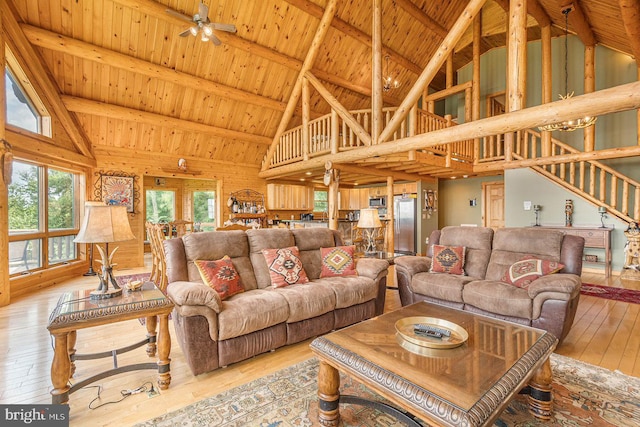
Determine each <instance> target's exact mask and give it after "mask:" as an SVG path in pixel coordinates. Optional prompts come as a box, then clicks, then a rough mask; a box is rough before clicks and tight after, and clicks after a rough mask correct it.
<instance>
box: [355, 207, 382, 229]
mask: <svg viewBox="0 0 640 427" xmlns="http://www.w3.org/2000/svg"><path fill="white" fill-rule="evenodd" d="M379 227H382V223H381V222H380V216H379V215H378V209H360V220H359V221H358V228H379Z"/></svg>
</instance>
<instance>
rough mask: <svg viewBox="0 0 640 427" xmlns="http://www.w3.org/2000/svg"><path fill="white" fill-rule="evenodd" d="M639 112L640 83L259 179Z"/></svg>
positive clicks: (284, 168) (278, 170)
mask: <svg viewBox="0 0 640 427" xmlns="http://www.w3.org/2000/svg"><path fill="white" fill-rule="evenodd" d="M638 108H640V82H633V83H627V84H624V85H620V86H615V87H612V88H607V89H602V90H599V91H597V92H592V93H588V94H584V95H580V96H576V97H573V98H569V99H565V100H560V101H555V102H551V103H548V104H543V105H537V106H535V107H529V108H525V109H522V110H518V111H514V112H511V113H506V114H501V115H499V116H494V117H487V118H484V119H480V120H476V121H474V122H468V123H462V124H460V125H458V126H452V127H450V128H446V129H441V130H436V131H433V132H429V133H425V134H421V135H415V136H411V137H408V138H403V139H400V140H396V141H393V142H388V143H382V144H378V145H375V146H369V147H361V148H358V149H356V150H349V151H343V152H340V153H337V154H326V155H322V156H318V157H314V158H311V159H309V160H307V161H305V162H297V163H292V164H289V165H284V166H280V167H276V168H273V169H269V170H266V171H265V170H263V171H261V172H260V174H259V176H260V177H261V178H269V177H273V176H279V175H280V174H283V173H290V172H291V171H296V170H301V169H310V168H314V167H320V166H321V165H324V163H325V162H326V161H327V160H330V161H332V162H334V163H346V162H354V161H358V160H362V159H366V158H370V157H373V156H385V155H390V154H397V153H405V152H408V151H411V150H419V149H423V148H428V147H433V146H438V145H442V144H449V143H453V142H457V141H464V140H467V139H474V138H483V137H485V136H491V135H499V134H504V133H507V132H515V131H519V130H522V129H529V128H534V127H537V126H542V125H545V124H550V123H558V122H562V121H564V120H575V119H577V118H579V117H584V116H599V115H604V114H609V113H615V112H620V111H627V110H635V109H638ZM396 114H397V113H396ZM634 148H637V150H638V152H640V147H638V146H636V147H634ZM589 154H590V155H591V157H590V159H598V158H600V157H598V156H599V155H600V154H601V150H599V151H592V152H590V153H589ZM607 155H610V153H607ZM603 158H604V157H603Z"/></svg>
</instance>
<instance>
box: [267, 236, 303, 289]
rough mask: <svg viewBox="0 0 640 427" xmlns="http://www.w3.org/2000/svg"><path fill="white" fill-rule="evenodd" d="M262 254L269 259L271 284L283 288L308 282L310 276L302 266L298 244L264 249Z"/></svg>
mask: <svg viewBox="0 0 640 427" xmlns="http://www.w3.org/2000/svg"><path fill="white" fill-rule="evenodd" d="M262 254H263V255H264V258H265V259H266V260H267V267H269V275H270V276H271V286H273V287H274V288H282V287H285V286H289V285H294V284H296V283H307V282H309V278H308V277H307V273H306V272H305V271H304V268H303V267H302V261H300V252H299V251H298V247H297V246H291V247H289V248H280V249H263V250H262Z"/></svg>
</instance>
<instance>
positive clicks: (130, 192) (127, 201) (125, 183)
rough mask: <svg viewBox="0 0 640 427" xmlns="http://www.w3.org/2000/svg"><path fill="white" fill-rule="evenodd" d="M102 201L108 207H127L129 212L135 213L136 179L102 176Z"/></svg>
mask: <svg viewBox="0 0 640 427" xmlns="http://www.w3.org/2000/svg"><path fill="white" fill-rule="evenodd" d="M100 182H101V184H102V186H101V187H102V195H101V199H102V201H103V202H105V203H106V204H107V205H116V206H126V207H127V212H129V213H133V206H134V188H133V184H134V177H132V176H118V175H102V176H101V177H100Z"/></svg>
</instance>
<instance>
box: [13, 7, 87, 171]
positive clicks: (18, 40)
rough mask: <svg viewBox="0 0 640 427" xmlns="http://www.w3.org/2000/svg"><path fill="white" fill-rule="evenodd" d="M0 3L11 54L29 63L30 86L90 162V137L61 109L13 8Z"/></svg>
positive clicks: (58, 93) (54, 91) (49, 75)
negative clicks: (34, 88) (13, 47)
mask: <svg viewBox="0 0 640 427" xmlns="http://www.w3.org/2000/svg"><path fill="white" fill-rule="evenodd" d="M0 3H1V4H2V8H1V9H0V11H1V13H0V16H2V23H3V27H4V32H5V35H6V36H7V39H9V40H10V41H11V43H10V45H13V46H15V48H16V49H17V50H16V51H15V52H14V54H15V55H16V56H19V57H21V58H22V60H23V61H24V62H26V63H28V65H29V68H30V71H33V72H30V73H29V77H30V79H33V83H34V84H35V86H36V87H37V88H38V89H39V90H38V92H39V94H40V96H42V98H44V100H46V104H47V106H48V107H50V108H51V109H52V111H51V113H53V114H54V115H55V117H56V118H57V119H58V120H59V121H60V125H61V126H62V128H63V129H64V131H65V132H66V133H67V134H68V135H69V138H70V139H71V142H72V143H73V145H74V147H75V148H76V149H77V150H78V152H80V153H81V154H83V155H85V156H86V157H88V158H90V159H93V158H94V156H93V153H92V152H91V148H90V147H91V143H90V142H89V138H87V136H86V135H85V133H84V130H83V129H82V126H80V123H78V121H77V120H76V119H75V118H74V117H72V116H71V114H69V112H68V111H67V110H66V108H64V105H63V104H62V100H61V99H60V91H59V89H58V87H57V86H56V85H55V83H53V82H54V81H55V80H54V79H53V77H52V76H51V73H49V71H48V70H47V68H46V67H45V66H44V64H43V61H42V59H41V57H40V56H39V55H38V53H37V52H36V50H35V49H34V48H33V46H32V45H31V43H30V42H29V40H28V37H26V35H25V34H24V32H23V31H22V29H21V28H20V25H21V24H19V23H18V21H17V19H16V16H18V15H17V12H15V11H14V10H13V5H9V3H10V2H7V1H0ZM7 42H9V41H7ZM3 49H4V47H3ZM21 62H22V61H21Z"/></svg>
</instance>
